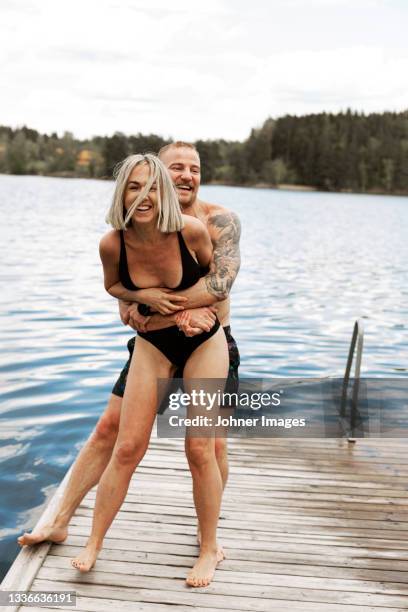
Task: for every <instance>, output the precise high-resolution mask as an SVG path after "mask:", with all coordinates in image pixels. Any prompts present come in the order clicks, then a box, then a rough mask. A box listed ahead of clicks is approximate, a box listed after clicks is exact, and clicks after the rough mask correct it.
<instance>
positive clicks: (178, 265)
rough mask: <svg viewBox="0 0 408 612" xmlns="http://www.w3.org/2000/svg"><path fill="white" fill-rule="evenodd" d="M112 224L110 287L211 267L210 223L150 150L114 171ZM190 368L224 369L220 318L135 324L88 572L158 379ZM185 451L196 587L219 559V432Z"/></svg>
mask: <svg viewBox="0 0 408 612" xmlns="http://www.w3.org/2000/svg"><path fill="white" fill-rule="evenodd" d="M107 220H108V222H110V223H111V225H112V226H113V228H114V229H113V230H112V231H110V232H109V233H108V234H106V235H105V236H104V237H103V238H102V240H101V244H100V255H101V259H102V264H103V270H104V282H105V288H106V289H107V291H108V292H109V293H110V294H111V295H112V296H114V297H116V298H122V299H124V300H135V294H134V292H135V291H137V290H138V289H141V288H150V287H160V288H163V287H164V288H166V287H167V288H168V289H185V288H187V287H190V286H192V285H194V284H195V283H196V282H197V281H198V280H199V278H200V275H201V273H202V268H205V267H206V266H207V267H208V265H209V262H210V259H211V255H212V246H211V240H210V237H209V235H208V232H207V230H206V228H205V226H204V225H203V224H202V223H201V221H199V220H198V219H196V218H195V217H192V216H188V215H182V214H181V211H180V207H179V203H178V199H177V195H176V192H175V189H174V187H173V184H172V181H171V178H170V176H169V175H168V172H167V169H166V168H165V166H164V165H163V164H162V162H161V161H160V160H159V159H158V158H157V157H155V156H154V155H151V154H147V155H132V156H130V157H128V158H126V159H125V160H124V162H123V163H122V164H121V166H120V169H119V171H118V173H117V179H116V188H115V193H114V197H113V202H112V206H111V208H110V211H109V213H108V217H107ZM180 367H181V368H184V379H185V381H186V382H188V380H189V379H197V378H210V379H211V378H213V379H214V378H217V379H223V378H226V376H227V372H228V350H227V343H226V339H225V334H224V332H223V330H222V328H221V327H220V324H219V322H218V320H216V322H215V324H214V325H213V327H212V328H211V329H210V327H209V331H204V332H203V333H202V334H199V335H196V336H193V337H186V336H185V335H184V334H183V333H182V332H180V331H179V329H178V327H177V326H176V325H175V324H174V322H173V319H172V317H169V327H167V328H165V329H160V330H156V331H149V332H145V333H139V334H138V337H137V340H136V345H135V350H134V354H133V357H132V362H131V366H130V370H129V375H128V379H127V383H126V391H125V395H124V398H123V404H122V409H121V418H120V426H119V434H118V438H117V441H116V445H115V448H114V451H113V454H112V458H111V460H110V462H109V464H108V466H107V468H106V470H105V472H104V474H103V476H102V478H101V480H100V482H99V486H98V490H97V496H96V502H95V509H94V516H93V523H92V532H91V535H90V537H89V539H88V543H87V546H86V548H85V549H84V551H83V552H82V553H81V554H80V555H79V556H78V557H77V558H76V559H74V560H73V561H72V564H73V566H74V567H76V568H77V569H79V570H80V571H82V572H86V571H89V570H90V569H91V568H92V567H93V565H94V563H95V561H96V558H97V556H98V553H99V551H100V549H101V547H102V544H103V539H104V536H105V534H106V532H107V530H108V529H109V527H110V525H111V523H112V521H113V519H114V518H115V516H116V514H117V512H118V511H119V509H120V507H121V505H122V503H123V501H124V499H125V496H126V493H127V490H128V486H129V482H130V479H131V477H132V474H133V472H134V470H135V468H136V467H137V466H138V464H139V463H140V461H141V460H142V458H143V456H144V454H145V452H146V449H147V446H148V443H149V439H150V435H151V430H152V426H153V423H154V419H155V416H156V409H157V404H158V400H159V398H158V397H157V379H158V378H170V377H171V376H172V375H173V374H174V372H175V370H176V368H180ZM186 451H187V457H188V461H189V465H190V469H191V473H192V476H193V494H194V502H195V507H196V511H197V517H198V522H199V526H200V531H201V546H200V555H199V558H198V560H197V562H196V563H195V565H194V567H193V568H192V569H191V570H190V572H189V574H188V576H187V583H188V584H189V585H191V586H207V585H208V584H209V583H210V582H211V579H212V577H213V575H214V571H215V568H216V565H217V563H218V562H219V561H220V560H221V559H222V558H223V552H222V549H221V548H219V547H218V546H217V541H216V529H217V523H218V517H219V512H220V504H221V496H222V480H221V474H220V470H219V467H218V465H217V461H216V456H215V448H214V438H213V437H206V438H194V437H191V438H187V439H186Z"/></svg>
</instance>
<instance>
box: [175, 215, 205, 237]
mask: <svg viewBox="0 0 408 612" xmlns="http://www.w3.org/2000/svg"><path fill="white" fill-rule="evenodd" d="M182 217H183V221H184V227H183V229H182V230H181V231H182V234H183V238H185V239H186V240H191V241H195V240H200V239H202V238H203V236H206V235H208V231H207V228H206V227H205V225H204V223H203V222H202V221H200V219H197V217H192V216H191V215H182Z"/></svg>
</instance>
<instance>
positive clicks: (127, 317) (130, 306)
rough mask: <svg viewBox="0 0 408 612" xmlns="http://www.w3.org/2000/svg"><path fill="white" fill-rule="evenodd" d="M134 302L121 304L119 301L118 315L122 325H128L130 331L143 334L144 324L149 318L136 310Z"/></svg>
mask: <svg viewBox="0 0 408 612" xmlns="http://www.w3.org/2000/svg"><path fill="white" fill-rule="evenodd" d="M137 306H138V305H137V303H136V302H123V301H122V300H119V314H120V318H121V320H122V323H123V325H129V327H131V328H132V329H134V330H135V331H138V332H145V331H147V330H146V324H147V323H148V321H149V320H150V317H144V316H143V315H141V314H140V313H139V311H138V309H137Z"/></svg>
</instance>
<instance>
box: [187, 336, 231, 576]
mask: <svg viewBox="0 0 408 612" xmlns="http://www.w3.org/2000/svg"><path fill="white" fill-rule="evenodd" d="M227 372H228V350H227V343H226V340H225V334H224V332H223V330H222V329H220V330H219V331H218V332H217V333H216V334H215V335H214V336H212V338H210V339H209V340H207V341H206V342H205V343H203V344H202V345H201V346H199V347H198V349H196V350H195V351H194V353H193V354H192V355H191V357H190V358H189V360H188V361H187V363H186V366H185V368H184V386H185V391H186V392H191V390H192V389H193V388H195V387H196V386H197V385H196V384H195V382H194V379H204V378H207V379H225V378H226V376H227ZM205 386H206V389H205V390H206V392H211V391H212V392H216V391H217V390H218V389H220V385H219V384H216V383H215V384H214V383H211V381H210V380H209V381H208V383H207V384H206V385H205ZM197 390H198V389H197ZM221 390H222V389H221ZM204 412H205V409H204ZM212 416H213V417H214V411H213V414H212ZM186 454H187V459H188V463H189V466H190V471H191V475H192V478H193V496H194V504H195V507H196V512H197V517H198V522H199V526H200V531H201V543H200V556H199V558H198V560H197V562H196V564H195V565H194V567H193V568H192V569H191V570H190V572H189V574H188V576H187V584H189V585H190V586H207V585H208V584H210V582H211V580H212V578H213V575H214V571H215V568H216V566H217V563H218V562H219V561H221V560H222V559H223V558H224V555H223V551H222V549H221V548H219V547H218V546H217V524H218V519H219V514H220V507H221V498H222V491H223V481H222V476H221V472H220V468H219V466H218V463H217V457H216V453H215V434H214V431H212V432H210V431H208V430H207V431H206V432H205V437H195V436H191V437H190V436H188V435H187V436H186Z"/></svg>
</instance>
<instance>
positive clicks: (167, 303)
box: [99, 230, 187, 315]
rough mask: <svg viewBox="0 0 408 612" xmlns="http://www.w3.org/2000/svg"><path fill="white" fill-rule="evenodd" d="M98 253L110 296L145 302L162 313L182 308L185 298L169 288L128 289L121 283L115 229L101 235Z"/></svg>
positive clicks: (118, 250)
mask: <svg viewBox="0 0 408 612" xmlns="http://www.w3.org/2000/svg"><path fill="white" fill-rule="evenodd" d="M99 255H100V258H101V261H102V266H103V277H104V286H105V289H106V291H107V292H108V293H109V295H111V296H112V297H114V298H118V299H119V300H124V301H127V302H138V303H139V304H147V305H148V306H150V307H151V309H152V310H154V311H155V312H159V313H161V314H163V315H169V314H171V313H173V312H178V311H179V310H182V309H183V306H182V305H181V304H182V303H183V302H186V301H187V298H186V297H181V296H179V295H175V294H173V293H171V290H170V289H166V288H164V287H162V288H160V287H159V288H152V289H138V290H137V291H130V290H129V289H126V287H124V286H123V285H122V283H121V282H120V279H119V265H118V262H119V257H120V241H119V237H118V234H117V232H116V231H115V230H113V231H111V232H108V233H107V234H105V236H103V238H102V240H101V241H100V243H99Z"/></svg>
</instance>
